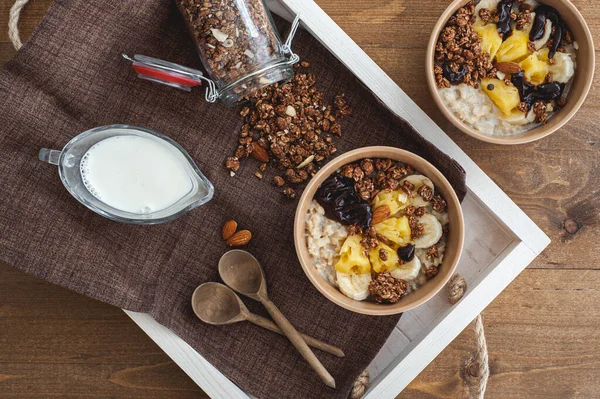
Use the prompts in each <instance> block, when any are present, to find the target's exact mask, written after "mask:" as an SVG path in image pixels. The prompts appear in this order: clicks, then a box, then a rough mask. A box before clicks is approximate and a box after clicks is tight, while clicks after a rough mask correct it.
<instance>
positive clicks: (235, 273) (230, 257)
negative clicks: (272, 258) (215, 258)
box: [219, 249, 267, 299]
mask: <svg viewBox="0 0 600 399" xmlns="http://www.w3.org/2000/svg"><path fill="white" fill-rule="evenodd" d="M219 275H220V276H221V278H222V279H223V282H224V283H225V284H227V285H228V286H229V287H231V288H233V290H235V291H237V292H239V293H240V294H243V295H246V296H248V297H250V298H252V299H258V296H259V294H261V295H263V296H265V297H266V295H267V284H266V283H265V275H264V272H263V270H262V267H261V266H260V263H258V260H257V259H256V258H255V257H254V256H252V255H251V254H250V253H248V252H246V251H242V250H240V249H234V250H231V251H229V252H227V253H226V254H224V255H223V256H222V257H221V259H220V260H219Z"/></svg>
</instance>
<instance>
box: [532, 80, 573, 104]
mask: <svg viewBox="0 0 600 399" xmlns="http://www.w3.org/2000/svg"><path fill="white" fill-rule="evenodd" d="M564 87H565V86H564V85H563V84H560V83H556V82H548V83H544V84H541V85H539V86H537V87H536V88H535V91H534V94H533V97H534V99H535V100H546V101H549V100H553V99H555V98H557V97H559V96H560V95H561V94H562V91H563V88H564Z"/></svg>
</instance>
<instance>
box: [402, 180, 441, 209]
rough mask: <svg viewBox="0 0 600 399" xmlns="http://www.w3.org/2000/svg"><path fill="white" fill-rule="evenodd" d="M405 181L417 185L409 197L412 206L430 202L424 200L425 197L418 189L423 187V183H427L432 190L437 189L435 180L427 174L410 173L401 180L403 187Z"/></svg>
mask: <svg viewBox="0 0 600 399" xmlns="http://www.w3.org/2000/svg"><path fill="white" fill-rule="evenodd" d="M405 181H407V182H409V183H412V184H413V185H414V186H415V189H414V190H413V192H412V194H411V196H410V198H409V203H410V205H412V206H427V204H429V202H427V201H424V200H423V197H421V196H420V195H419V193H418V192H417V191H418V190H419V187H421V186H422V185H427V186H429V188H431V190H435V186H434V185H433V182H432V181H431V180H430V179H429V178H428V177H427V176H423V175H410V176H406V177H405V178H404V179H402V180H400V187H402V184H404V182H405Z"/></svg>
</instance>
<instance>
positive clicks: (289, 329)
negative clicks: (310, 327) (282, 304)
mask: <svg viewBox="0 0 600 399" xmlns="http://www.w3.org/2000/svg"><path fill="white" fill-rule="evenodd" d="M259 299H260V301H261V302H262V304H263V306H264V307H265V309H267V312H269V314H270V315H271V317H272V318H273V321H275V324H277V325H278V326H279V328H281V331H283V333H284V334H285V336H286V337H287V338H288V339H289V340H290V342H291V343H292V345H294V347H295V348H296V349H297V350H298V352H300V354H301V355H302V357H303V358H304V360H306V361H307V362H308V364H309V365H310V367H312V368H313V370H315V371H316V372H317V374H318V375H319V378H321V380H322V381H323V382H324V383H325V385H327V386H328V387H330V388H335V380H334V379H333V377H332V376H331V374H329V372H328V371H327V369H326V368H325V366H323V364H322V363H321V361H320V360H319V359H317V357H316V356H315V354H314V353H313V351H312V350H311V349H310V348H309V347H308V345H306V342H304V340H303V339H302V337H301V336H300V333H299V332H298V331H297V330H296V329H295V328H294V326H293V325H292V323H290V322H289V320H288V319H287V318H286V317H285V316H284V315H283V313H281V311H280V310H279V309H278V308H277V306H275V304H274V303H273V302H271V300H270V299H269V298H266V297H262V298H259Z"/></svg>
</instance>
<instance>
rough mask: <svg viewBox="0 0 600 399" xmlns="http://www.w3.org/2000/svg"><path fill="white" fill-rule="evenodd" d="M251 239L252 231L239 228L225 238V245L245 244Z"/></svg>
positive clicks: (238, 245)
mask: <svg viewBox="0 0 600 399" xmlns="http://www.w3.org/2000/svg"><path fill="white" fill-rule="evenodd" d="M251 239H252V233H250V231H249V230H240V231H238V232H237V233H235V234H234V235H232V236H231V237H229V239H228V240H227V242H226V243H227V245H229V246H230V247H241V246H242V245H246V244H248V243H249V242H250V240H251Z"/></svg>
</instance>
